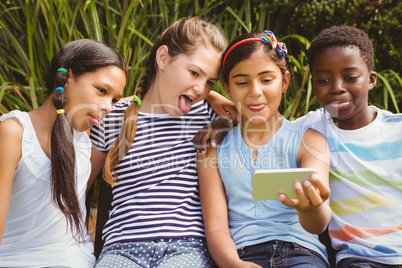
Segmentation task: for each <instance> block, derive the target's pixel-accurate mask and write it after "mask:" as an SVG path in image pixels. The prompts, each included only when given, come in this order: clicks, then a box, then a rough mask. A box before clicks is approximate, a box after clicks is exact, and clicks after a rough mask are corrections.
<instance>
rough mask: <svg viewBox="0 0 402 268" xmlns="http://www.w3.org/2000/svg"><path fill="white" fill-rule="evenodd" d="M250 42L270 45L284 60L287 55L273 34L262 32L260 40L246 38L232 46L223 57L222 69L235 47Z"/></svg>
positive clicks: (283, 44)
mask: <svg viewBox="0 0 402 268" xmlns="http://www.w3.org/2000/svg"><path fill="white" fill-rule="evenodd" d="M250 41H261V42H263V43H266V44H271V46H272V49H276V51H277V52H278V53H279V55H280V56H281V57H282V58H283V59H285V57H286V55H287V54H288V49H287V48H286V45H285V43H282V42H278V39H276V37H275V35H274V33H273V32H271V31H267V30H265V31H264V36H263V37H262V38H261V39H260V38H248V39H244V40H241V41H239V42H238V43H236V44H234V45H233V46H232V47H231V48H230V49H229V50H228V52H226V54H225V57H224V58H223V63H222V69H223V68H225V61H226V58H227V56H228V55H229V53H230V52H231V51H232V50H233V49H234V48H236V47H238V46H239V45H241V44H243V43H246V42H250Z"/></svg>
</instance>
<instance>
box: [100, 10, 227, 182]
mask: <svg viewBox="0 0 402 268" xmlns="http://www.w3.org/2000/svg"><path fill="white" fill-rule="evenodd" d="M226 44H227V42H226V37H225V33H224V32H223V30H222V28H221V27H220V26H219V25H217V24H213V23H211V22H209V21H207V20H204V19H201V18H198V17H193V18H181V19H179V20H177V21H176V22H175V23H173V24H172V25H171V26H170V27H168V28H167V29H166V30H165V31H164V32H163V33H162V34H161V35H159V36H158V38H157V40H156V42H155V44H154V45H153V47H152V49H151V53H150V55H149V58H148V59H147V61H146V63H145V72H144V74H143V76H142V77H141V80H140V83H139V88H138V90H137V92H136V95H137V96H138V97H139V98H140V99H143V98H144V96H145V94H146V93H147V92H148V90H149V88H150V87H151V85H152V83H153V82H154V80H155V77H156V75H157V64H156V52H157V50H158V48H159V47H160V46H162V45H166V46H167V47H168V53H169V56H170V57H171V58H174V57H176V56H177V55H180V54H186V53H192V52H194V51H195V50H196V49H197V47H198V46H200V45H205V46H211V47H212V48H214V49H216V51H218V52H220V53H222V52H223V51H224V50H225V48H226ZM138 109H139V106H138V104H137V103H136V102H132V103H131V104H130V106H129V107H127V109H126V111H125V113H124V118H123V122H122V126H121V130H120V134H119V136H118V138H117V139H116V141H115V142H114V143H113V145H112V147H111V149H110V151H109V153H108V155H107V157H106V162H105V167H104V173H103V176H104V179H105V181H106V182H107V183H109V184H116V181H117V176H116V175H115V174H112V172H113V170H114V168H115V167H116V166H117V165H118V164H119V162H120V161H121V159H123V158H124V156H125V155H126V154H127V153H128V151H129V150H130V148H131V145H132V144H133V142H134V139H135V135H136V131H137V116H138Z"/></svg>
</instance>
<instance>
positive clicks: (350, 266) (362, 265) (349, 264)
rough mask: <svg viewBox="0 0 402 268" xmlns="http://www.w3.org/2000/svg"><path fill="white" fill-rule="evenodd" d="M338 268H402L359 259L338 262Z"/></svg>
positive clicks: (401, 266)
mask: <svg viewBox="0 0 402 268" xmlns="http://www.w3.org/2000/svg"><path fill="white" fill-rule="evenodd" d="M336 267H338V268H341V267H342V268H402V264H401V265H398V264H397V265H392V264H383V263H378V262H374V261H371V260H365V259H359V258H345V259H342V260H340V261H339V262H338V264H337V265H336Z"/></svg>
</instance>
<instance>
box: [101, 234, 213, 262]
mask: <svg viewBox="0 0 402 268" xmlns="http://www.w3.org/2000/svg"><path fill="white" fill-rule="evenodd" d="M95 267H98V268H106V267H108V268H109V267H110V268H111V267H149V268H153V267H158V268H170V267H171V268H179V267H188V268H190V267H191V268H209V267H214V263H213V261H212V258H211V257H210V255H209V252H208V249H207V245H206V242H205V239H202V238H182V239H159V240H155V241H139V242H129V243H117V244H113V245H110V246H108V247H105V248H103V250H102V253H101V255H100V257H99V259H98V261H97V263H96V266H95Z"/></svg>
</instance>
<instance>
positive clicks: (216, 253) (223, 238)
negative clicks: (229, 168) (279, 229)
mask: <svg viewBox="0 0 402 268" xmlns="http://www.w3.org/2000/svg"><path fill="white" fill-rule="evenodd" d="M197 169H198V180H199V189H200V198H201V208H202V214H203V218H204V225H205V236H206V238H207V244H208V249H209V252H210V253H211V256H212V258H213V259H214V261H215V262H216V264H217V265H218V266H219V267H260V266H258V265H256V264H253V263H246V262H243V261H242V260H240V258H239V256H238V254H237V249H236V246H235V243H234V242H233V240H232V238H231V236H230V233H229V225H228V216H227V215H228V212H227V205H226V195H225V189H224V186H223V183H222V180H221V177H220V174H219V171H218V162H217V157H216V149H209V150H208V153H207V155H206V157H203V156H202V155H201V154H198V161H197Z"/></svg>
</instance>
